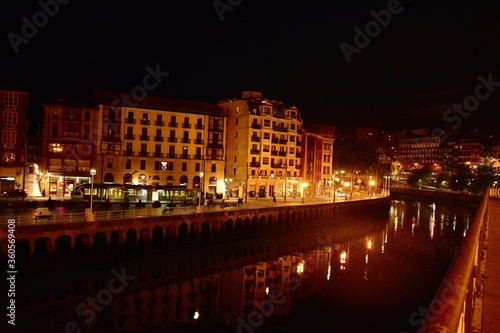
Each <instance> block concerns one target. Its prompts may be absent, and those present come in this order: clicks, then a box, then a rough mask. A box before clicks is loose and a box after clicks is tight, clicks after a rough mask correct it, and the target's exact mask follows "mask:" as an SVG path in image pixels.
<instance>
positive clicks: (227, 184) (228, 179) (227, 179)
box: [224, 178, 233, 199]
mask: <svg viewBox="0 0 500 333" xmlns="http://www.w3.org/2000/svg"><path fill="white" fill-rule="evenodd" d="M232 182H233V179H232V178H226V179H224V183H226V196H227V198H228V199H229V184H231V183H232Z"/></svg>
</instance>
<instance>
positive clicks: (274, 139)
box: [271, 138, 279, 143]
mask: <svg viewBox="0 0 500 333" xmlns="http://www.w3.org/2000/svg"><path fill="white" fill-rule="evenodd" d="M271 142H272V143H278V142H279V139H278V138H273V139H272V140H271Z"/></svg>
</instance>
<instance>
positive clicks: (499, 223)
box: [481, 198, 500, 333]
mask: <svg viewBox="0 0 500 333" xmlns="http://www.w3.org/2000/svg"><path fill="white" fill-rule="evenodd" d="M487 244H488V245H487V246H488V252H487V258H486V272H485V275H486V279H485V283H484V296H483V321H482V325H481V326H482V330H481V332H483V333H497V332H499V327H500V315H499V314H500V313H499V309H500V199H493V198H491V199H490V203H489V206H488V243H487Z"/></svg>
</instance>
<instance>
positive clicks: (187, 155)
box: [180, 154, 191, 159]
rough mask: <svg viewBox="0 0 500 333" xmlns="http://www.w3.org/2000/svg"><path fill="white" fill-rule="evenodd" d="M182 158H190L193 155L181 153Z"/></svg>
mask: <svg viewBox="0 0 500 333" xmlns="http://www.w3.org/2000/svg"><path fill="white" fill-rule="evenodd" d="M180 158H184V159H189V158H191V155H189V154H181V155H180Z"/></svg>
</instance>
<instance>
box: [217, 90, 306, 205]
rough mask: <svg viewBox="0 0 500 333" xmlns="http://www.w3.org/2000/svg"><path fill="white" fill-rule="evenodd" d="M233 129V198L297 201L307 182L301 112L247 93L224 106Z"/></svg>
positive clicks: (229, 170) (229, 148)
mask: <svg viewBox="0 0 500 333" xmlns="http://www.w3.org/2000/svg"><path fill="white" fill-rule="evenodd" d="M218 105H219V107H221V108H222V109H223V110H224V112H225V113H227V114H228V115H229V119H228V126H227V161H226V176H225V179H227V194H228V195H233V196H238V197H260V198H264V197H267V196H270V197H272V196H277V197H283V194H284V193H286V194H287V196H296V195H297V194H298V193H299V192H300V182H301V181H302V172H301V154H302V147H303V146H302V118H301V116H300V113H299V110H298V109H297V108H296V107H293V106H292V107H286V106H285V105H284V104H283V103H282V102H276V101H271V100H268V99H263V98H262V93H260V92H255V91H244V92H243V94H242V98H234V99H230V100H225V101H221V102H219V104H218Z"/></svg>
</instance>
